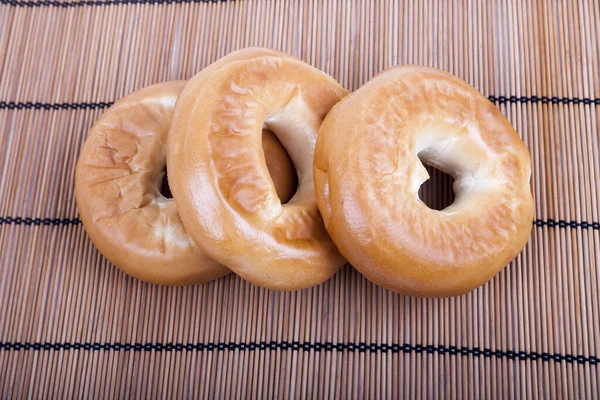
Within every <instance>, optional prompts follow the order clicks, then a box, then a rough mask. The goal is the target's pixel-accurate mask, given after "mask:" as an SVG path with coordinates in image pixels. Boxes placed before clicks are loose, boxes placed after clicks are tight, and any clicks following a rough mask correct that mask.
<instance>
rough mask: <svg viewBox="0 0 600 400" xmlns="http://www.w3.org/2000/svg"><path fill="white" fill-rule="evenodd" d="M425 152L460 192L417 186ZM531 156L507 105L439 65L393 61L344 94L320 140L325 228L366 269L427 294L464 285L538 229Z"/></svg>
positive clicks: (318, 179) (492, 270) (318, 178)
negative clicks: (432, 201) (428, 194)
mask: <svg viewBox="0 0 600 400" xmlns="http://www.w3.org/2000/svg"><path fill="white" fill-rule="evenodd" d="M419 157H420V158H421V159H423V160H424V161H425V162H426V163H428V164H430V165H432V166H435V167H437V168H438V169H440V170H442V171H444V172H446V173H448V174H450V175H451V176H453V177H454V179H455V182H454V191H455V195H456V197H455V201H454V203H453V204H452V205H451V206H449V207H448V208H446V209H444V210H441V211H436V210H432V209H430V208H428V207H427V206H426V205H425V204H424V203H423V202H422V201H421V200H420V199H419V196H418V190H419V187H420V186H421V184H422V183H423V182H424V181H425V180H427V179H428V177H429V176H428V174H427V171H426V170H425V168H424V167H423V164H422V162H421V161H420V159H419ZM530 176H531V160H530V155H529V151H528V150H527V148H526V147H525V144H524V143H523V141H522V140H521V139H520V138H519V136H518V134H517V133H516V132H515V131H514V129H513V128H512V127H511V125H510V123H509V122H508V121H507V120H506V118H504V116H503V115H502V114H501V113H500V111H499V110H498V109H497V108H496V107H495V106H494V105H493V104H491V103H490V102H489V101H488V100H487V99H486V98H485V97H484V96H483V95H482V94H480V93H479V92H478V91H477V90H475V89H474V88H472V87H471V86H470V85H468V84H467V83H466V82H464V81H462V80H460V79H459V78H457V77H455V76H453V75H450V74H448V73H445V72H442V71H438V70H435V69H431V68H425V67H416V66H405V67H396V68H392V69H389V70H387V71H385V72H383V73H381V74H379V75H378V76H376V77H375V78H373V79H372V80H371V81H369V82H368V83H367V84H365V85H364V86H363V87H361V88H360V89H359V90H357V91H356V92H354V93H353V94H351V95H349V96H348V97H346V98H345V99H344V100H343V101H341V102H340V103H339V104H337V105H336V106H335V107H334V108H333V109H332V110H331V112H330V113H329V114H328V115H327V118H326V119H325V121H324V122H323V124H322V126H321V129H320V131H319V139H318V141H317V146H316V150H315V158H314V178H315V189H316V197H317V202H318V206H319V209H320V211H321V214H322V215H323V219H324V222H325V226H326V228H327V231H328V232H329V234H330V235H331V237H332V238H333V240H334V242H335V243H336V244H337V246H338V248H339V250H340V252H341V253H342V254H343V255H344V256H345V257H346V258H347V259H348V261H349V262H350V263H351V264H352V265H353V266H354V267H355V268H357V269H358V270H359V271H360V272H361V273H362V274H364V275H365V276H366V277H367V278H368V279H369V280H371V281H373V282H374V283H376V284H378V285H381V286H384V287H386V288H389V289H392V290H395V291H397V292H400V293H403V294H407V295H414V296H428V297H444V296H453V295H459V294H463V293H466V292H468V291H470V290H472V289H474V288H476V287H478V286H480V285H482V284H484V283H485V282H487V281H488V280H489V279H491V278H492V277H493V276H494V275H496V273H497V272H498V271H499V270H500V269H502V268H503V267H504V266H505V265H506V264H507V263H508V262H509V261H510V260H512V259H513V258H514V257H516V256H517V254H518V253H519V252H520V251H521V250H522V249H523V247H524V246H525V244H526V243H527V240H528V238H529V235H530V232H531V227H532V224H531V221H532V220H533V199H532V197H531V189H530V186H529V179H530Z"/></svg>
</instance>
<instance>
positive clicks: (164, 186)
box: [160, 166, 173, 199]
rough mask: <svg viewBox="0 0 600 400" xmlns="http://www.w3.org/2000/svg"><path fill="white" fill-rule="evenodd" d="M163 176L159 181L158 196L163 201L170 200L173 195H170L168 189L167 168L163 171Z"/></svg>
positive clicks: (169, 189)
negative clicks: (160, 196) (161, 197)
mask: <svg viewBox="0 0 600 400" xmlns="http://www.w3.org/2000/svg"><path fill="white" fill-rule="evenodd" d="M162 174H163V176H162V179H161V181H160V194H161V195H163V197H164V198H165V199H172V198H173V194H171V188H169V179H168V178H167V167H166V166H165V168H164V169H163V172H162Z"/></svg>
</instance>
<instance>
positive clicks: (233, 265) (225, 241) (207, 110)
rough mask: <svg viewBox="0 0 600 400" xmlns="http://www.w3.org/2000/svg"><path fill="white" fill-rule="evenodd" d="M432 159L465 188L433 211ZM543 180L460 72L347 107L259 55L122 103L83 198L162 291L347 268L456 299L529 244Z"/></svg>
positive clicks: (99, 230) (410, 76)
mask: <svg viewBox="0 0 600 400" xmlns="http://www.w3.org/2000/svg"><path fill="white" fill-rule="evenodd" d="M421 160H424V161H425V162H427V163H428V164H430V165H433V166H435V167H437V168H438V169H440V170H442V171H444V172H446V173H448V174H450V175H451V176H453V177H454V179H455V183H454V191H455V194H456V199H455V201H454V203H453V204H452V205H451V206H449V207H448V208H446V209H444V210H440V211H437V210H431V209H429V208H428V207H427V206H426V205H425V204H424V203H423V202H422V201H420V199H419V197H418V189H419V187H420V185H421V184H422V183H423V182H424V181H425V180H426V179H427V178H428V175H427V172H426V170H425V169H424V167H423V164H422V163H421ZM165 173H166V174H167V175H168V185H169V188H170V192H171V193H172V198H170V196H169V194H168V193H165V191H164V190H163V191H162V192H161V185H163V183H164V178H165ZM530 175H531V162H530V156H529V152H528V151H527V148H526V147H525V145H524V143H523V142H522V141H521V139H520V138H519V136H518V135H517V134H516V132H515V131H514V130H513V129H512V127H511V126H510V124H509V123H508V121H506V119H505V118H504V117H503V116H502V114H501V113H500V112H499V111H498V110H497V109H496V108H495V107H494V106H493V105H492V104H491V103H489V101H488V100H487V99H486V98H485V97H484V96H483V95H481V94H480V93H478V92H477V91H476V90H475V89H473V88H472V87H471V86H469V85H468V84H466V83H465V82H463V81H461V80H460V79H458V78H456V77H454V76H452V75H449V74H447V73H444V72H441V71H437V70H434V69H430V68H424V67H414V66H413V67H395V68H392V69H389V70H387V71H385V72H383V73H382V74H380V75H378V76H377V77H375V78H373V79H372V80H371V81H370V82H368V83H367V84H365V85H364V86H363V87H362V88H360V89H359V90H357V91H356V92H354V93H352V94H351V95H348V92H347V91H346V90H345V89H344V88H343V87H342V86H341V85H340V84H339V83H337V82H336V81H335V80H334V79H333V78H331V77H330V76H328V75H326V74H325V73H323V72H322V71H319V70H317V69H315V68H313V67H311V66H310V65H308V64H306V63H304V62H302V61H300V60H298V59H296V58H294V57H291V56H289V55H287V54H284V53H280V52H276V51H273V50H268V49H259V48H251V49H244V50H239V51H236V52H233V53H231V54H229V55H228V56H226V57H224V58H222V59H220V60H218V61H217V62H215V63H213V64H212V65H210V66H208V67H207V68H205V69H204V70H202V71H201V72H200V73H198V74H197V75H195V76H194V77H192V78H191V79H190V80H189V81H187V82H183V81H177V82H165V83H161V84H157V85H153V86H149V87H147V88H144V89H141V90H139V91H136V92H134V93H132V94H130V95H129V96H127V97H125V98H123V99H121V100H120V101H118V102H116V103H115V104H114V105H113V106H112V107H111V108H109V109H108V110H107V111H106V112H105V113H104V114H103V115H102V116H101V117H100V118H99V120H98V121H97V122H96V124H95V125H94V126H93V127H92V129H91V131H90V134H89V136H88V138H87V140H86V142H85V144H84V146H83V149H82V151H81V155H80V158H79V161H78V164H77V169H76V178H75V193H76V200H77V205H78V208H79V212H80V214H81V220H82V222H83V225H84V227H85V229H86V231H87V232H88V234H89V236H90V238H91V239H92V241H93V242H94V244H95V245H96V247H97V248H98V249H99V250H100V252H101V253H102V254H104V255H105V256H106V258H108V260H109V261H111V262H112V263H113V264H115V265H116V266H117V267H119V268H120V269H121V270H123V271H124V272H126V273H127V274H129V275H131V276H133V277H135V278H138V279H141V280H144V281H147V282H151V283H157V284H168V285H190V284H196V283H202V282H208V281H211V280H214V279H217V278H219V277H222V276H224V275H226V274H228V273H230V272H234V273H235V274H237V275H239V276H241V277H242V278H244V279H246V280H248V281H250V282H252V283H254V284H256V285H259V286H262V287H266V288H270V289H278V290H297V289H302V288H307V287H310V286H314V285H318V284H320V283H322V282H324V281H326V280H327V279H329V278H330V277H331V276H332V275H333V274H335V272H336V271H337V270H338V269H339V268H341V267H342V265H343V264H344V263H345V262H346V260H348V261H349V262H350V263H351V264H352V265H353V266H354V267H355V268H357V269H358V270H359V271H360V272H362V273H363V274H364V275H365V276H366V277H367V278H368V279H370V280H372V281H373V282H375V283H377V284H379V285H382V286H384V287H386V288H389V289H392V290H395V291H398V292H400V293H404V294H408V295H415V296H432V297H439V296H451V295H458V294H462V293H466V292H468V291H470V290H472V289H473V288H475V287H477V286H480V285H482V284H483V283H485V282H487V281H488V280H489V279H491V278H492V277H493V276H494V275H495V274H496V273H497V272H498V271H499V270H500V269H502V268H503V267H504V266H505V265H506V264H507V263H508V262H509V261H510V260H512V259H513V258H514V257H516V255H517V254H518V253H519V252H520V251H521V250H522V248H523V247H524V246H525V244H526V242H527V240H528V237H529V234H530V231H531V221H532V219H533V200H532V198H531V191H530V188H529V179H530Z"/></svg>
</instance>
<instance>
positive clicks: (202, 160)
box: [168, 49, 346, 290]
mask: <svg viewBox="0 0 600 400" xmlns="http://www.w3.org/2000/svg"><path fill="white" fill-rule="evenodd" d="M249 54H252V56H251V57H249V56H248V55H249ZM228 57H240V58H242V59H243V60H241V61H235V62H233V61H232V62H230V63H227V65H225V66H222V67H221V68H218V70H209V69H208V68H207V69H205V70H203V71H202V72H200V73H199V74H198V75H196V76H195V77H193V78H192V79H190V81H189V82H188V84H187V85H186V87H185V89H184V91H183V93H182V94H181V97H180V99H179V101H178V102H177V107H176V110H175V115H174V117H173V124H172V125H171V130H170V133H169V153H168V154H169V156H168V170H169V172H170V173H172V175H171V176H170V177H169V179H170V184H171V190H172V191H173V197H174V199H175V201H176V203H177V207H178V209H179V212H180V214H181V216H182V220H183V222H184V224H185V226H186V229H187V231H188V232H190V236H192V238H193V239H194V240H195V241H196V243H197V244H198V245H199V246H201V247H202V248H203V249H204V250H205V251H206V252H207V253H208V254H209V255H211V256H212V257H214V258H215V259H216V260H218V261H219V262H221V263H222V264H224V265H227V266H228V267H229V268H231V269H232V270H233V271H234V272H235V273H236V274H238V275H240V276H241V277H243V278H244V279H247V280H249V281H250V282H252V283H254V284H257V285H260V286H263V287H267V288H272V289H280V290H296V289H301V288H305V287H309V286H313V285H316V284H319V283H321V282H323V281H325V280H327V279H328V278H329V277H331V275H333V274H334V273H335V272H336V271H337V270H338V269H339V268H340V267H341V266H342V265H343V264H344V259H343V258H342V257H341V256H340V254H339V253H338V251H337V249H336V247H335V245H334V244H333V243H332V242H331V239H330V238H329V236H328V235H327V232H326V231H325V228H324V227H323V222H322V219H321V216H320V215H319V211H318V209H317V206H316V201H315V198H314V187H313V179H312V158H313V151H314V145H315V142H316V137H317V130H318V128H319V125H320V124H321V121H322V120H323V118H324V117H325V115H326V114H327V112H328V111H329V109H330V108H331V107H332V106H333V105H334V104H335V103H337V102H338V101H339V100H340V99H341V98H342V97H343V96H344V95H345V94H346V90H344V89H343V88H342V87H341V86H340V85H339V84H338V83H337V82H336V81H335V80H333V79H332V78H331V77H329V76H327V75H326V74H324V73H323V72H321V71H319V70H317V69H315V68H313V67H311V66H309V65H308V64H305V63H304V62H302V61H300V60H296V59H294V58H292V57H291V56H288V55H285V54H282V53H279V52H275V51H271V50H265V49H248V50H242V51H239V52H235V53H232V54H231V55H230V56H228ZM211 67H212V66H211ZM211 67H209V68H211ZM215 69H216V68H215ZM205 96H211V97H210V100H208V99H209V98H205ZM205 100H207V101H205ZM265 127H266V128H268V129H271V130H272V131H273V132H274V133H275V134H276V135H277V137H278V138H279V140H280V141H281V143H282V144H283V146H284V147H285V148H286V150H287V151H288V153H289V155H290V157H291V158H292V161H293V163H294V166H295V167H296V170H297V172H298V182H299V184H298V191H297V193H296V195H295V196H294V198H293V199H292V200H291V201H290V202H289V203H288V204H285V205H283V206H282V204H281V202H280V201H279V199H278V198H277V196H276V194H275V191H274V189H273V185H272V184H271V183H270V181H269V178H268V172H267V166H266V164H265V158H264V156H263V155H262V152H261V151H260V140H259V138H260V134H261V130H262V129H263V128H265ZM188 149H190V150H188Z"/></svg>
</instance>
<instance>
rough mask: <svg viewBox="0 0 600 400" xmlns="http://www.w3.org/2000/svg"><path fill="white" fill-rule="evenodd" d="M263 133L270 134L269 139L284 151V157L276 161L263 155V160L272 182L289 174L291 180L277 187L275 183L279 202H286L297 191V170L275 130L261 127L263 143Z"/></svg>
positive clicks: (284, 178)
mask: <svg viewBox="0 0 600 400" xmlns="http://www.w3.org/2000/svg"><path fill="white" fill-rule="evenodd" d="M265 135H272V137H271V140H273V141H274V142H275V143H277V146H280V148H281V149H282V150H283V152H284V153H285V156H284V158H278V159H277V161H275V160H274V159H272V158H267V157H265V160H266V162H267V168H268V169H269V175H270V176H271V180H272V181H273V184H275V182H276V181H278V182H280V183H281V182H283V180H286V179H288V177H289V176H291V180H290V181H289V182H288V183H289V184H288V185H279V188H278V187H277V185H276V186H275V189H276V192H277V196H278V197H279V200H280V201H281V204H287V203H288V202H289V201H290V200H291V199H292V198H293V197H294V196H295V195H296V192H297V191H298V171H297V170H296V167H295V165H294V162H293V161H292V158H291V157H290V154H289V153H288V151H287V149H286V148H285V147H284V146H283V144H282V143H281V141H280V140H279V138H278V137H277V135H276V134H275V132H273V131H272V130H270V129H263V145H264V138H265V137H266V136H265ZM263 149H264V148H263Z"/></svg>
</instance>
